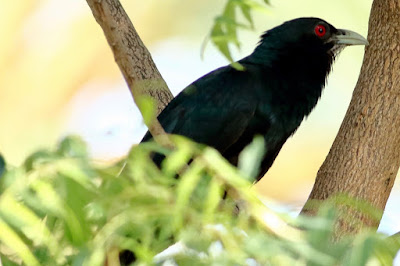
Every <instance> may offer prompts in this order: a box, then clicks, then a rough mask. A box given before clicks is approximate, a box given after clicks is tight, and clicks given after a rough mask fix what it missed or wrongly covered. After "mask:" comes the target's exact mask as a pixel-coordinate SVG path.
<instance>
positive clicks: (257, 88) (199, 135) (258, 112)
mask: <svg viewBox="0 0 400 266" xmlns="http://www.w3.org/2000/svg"><path fill="white" fill-rule="evenodd" d="M366 44H368V42H367V40H366V39H365V38H364V37H362V36H361V35H359V34H358V33H355V32H353V31H349V30H343V29H336V28H335V27H333V26H332V25H330V24H329V23H327V22H326V21H324V20H322V19H319V18H298V19H294V20H291V21H287V22H285V23H283V24H282V25H280V26H278V27H276V28H273V29H271V30H269V31H266V32H265V33H264V34H263V35H262V36H261V41H260V43H259V45H258V46H257V48H256V49H255V50H254V52H253V53H252V54H250V55H249V56H247V57H245V58H243V59H241V60H239V61H238V62H239V63H240V64H241V65H242V66H243V67H244V70H237V69H235V68H234V67H232V66H230V65H228V66H225V67H222V68H219V69H216V70H214V71H212V72H210V73H209V74H207V75H205V76H203V77H201V78H199V79H198V80H196V81H195V82H193V83H192V84H191V85H189V86H188V87H186V88H185V89H184V90H183V91H182V92H181V93H180V94H179V95H178V96H176V97H175V98H174V99H173V100H172V101H171V102H170V103H169V105H168V106H167V107H166V108H165V109H164V110H163V111H162V113H161V114H160V115H159V116H158V119H159V121H160V123H161V125H162V126H163V128H164V129H165V131H166V132H167V133H172V134H179V135H183V136H186V137H189V138H191V139H193V140H195V141H196V142H199V143H203V144H207V145H209V146H212V147H214V148H216V149H217V150H218V151H219V152H220V153H221V154H222V155H223V156H224V157H225V158H226V159H227V160H228V161H230V162H231V163H232V164H234V165H236V164H237V160H238V155H239V153H240V152H241V151H242V150H243V148H244V147H245V146H246V145H247V144H249V143H250V142H251V141H252V140H253V137H254V136H255V135H262V136H264V138H265V149H266V154H265V157H264V159H263V161H262V164H261V170H260V173H259V175H258V178H257V180H259V179H260V178H261V177H262V176H263V175H264V174H265V173H266V172H267V171H268V169H269V168H270V167H271V165H272V163H273V161H274V160H275V157H276V156H277V155H278V153H279V151H280V150H281V148H282V145H283V144H284V143H285V141H286V140H287V139H288V138H289V137H290V136H291V135H292V134H293V133H294V132H295V131H296V129H297V128H298V127H299V125H300V123H301V122H302V120H303V119H304V118H305V117H306V116H308V115H309V114H310V112H311V110H312V109H313V108H314V106H315V105H316V104H317V101H318V99H319V98H320V96H321V92H322V89H323V87H324V85H325V81H326V79H327V76H328V74H329V72H330V70H331V67H332V63H333V61H334V59H335V57H336V56H337V55H338V53H339V52H340V51H341V50H342V49H343V48H345V47H346V46H349V45H366ZM150 139H151V135H150V134H149V133H147V134H146V135H145V136H144V138H143V140H142V142H144V141H148V140H150ZM158 163H159V162H158Z"/></svg>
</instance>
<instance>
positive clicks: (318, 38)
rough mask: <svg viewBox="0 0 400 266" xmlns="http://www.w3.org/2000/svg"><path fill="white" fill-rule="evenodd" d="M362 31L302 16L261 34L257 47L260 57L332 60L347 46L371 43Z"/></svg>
mask: <svg viewBox="0 0 400 266" xmlns="http://www.w3.org/2000/svg"><path fill="white" fill-rule="evenodd" d="M367 44H368V41H367V40H366V39H365V38H364V37H363V36H361V35H360V34H358V33H356V32H354V31H351V30H345V29H336V28H335V27H334V26H332V25H331V24H329V23H328V22H326V21H324V20H323V19H320V18H298V19H294V20H290V21H287V22H285V23H283V24H282V25H280V26H277V27H275V28H273V29H271V30H269V31H266V32H265V33H264V34H263V35H262V36H261V41H260V44H259V46H258V47H257V48H256V50H255V52H254V53H253V54H255V55H256V56H257V57H260V58H259V59H261V58H264V59H266V58H270V57H271V56H273V57H276V58H270V59H276V60H279V61H280V60H282V58H284V57H285V56H288V57H290V58H292V59H293V60H295V59H296V58H298V59H299V60H304V59H305V58H306V59H307V61H308V60H311V61H312V60H313V59H314V58H315V60H318V59H321V57H322V58H324V57H325V58H328V59H330V60H329V61H330V63H332V61H333V60H334V58H335V57H336V56H337V55H338V54H339V52H340V51H342V50H343V48H345V47H346V46H350V45H367Z"/></svg>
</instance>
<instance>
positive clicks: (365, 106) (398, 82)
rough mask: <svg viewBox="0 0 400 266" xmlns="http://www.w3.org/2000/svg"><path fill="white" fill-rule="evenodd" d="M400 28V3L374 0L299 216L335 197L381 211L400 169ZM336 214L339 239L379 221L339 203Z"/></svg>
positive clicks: (377, 223) (391, 0)
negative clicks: (344, 100) (341, 105)
mask: <svg viewBox="0 0 400 266" xmlns="http://www.w3.org/2000/svg"><path fill="white" fill-rule="evenodd" d="M399 28H400V6H399V2H398V1H397V0H374V2H373V5H372V10H371V16H370V21H369V33H368V40H369V43H370V45H369V46H367V47H366V52H365V58H364V62H363V66H362V69H361V73H360V77H359V80H358V83H357V85H356V88H355V90H354V93H353V98H352V100H351V103H350V106H349V109H348V110H347V113H346V116H345V118H344V121H343V123H342V126H341V128H340V130H339V133H338V135H337V136H336V139H335V141H334V143H333V146H332V148H331V150H330V152H329V154H328V156H327V158H326V160H325V162H324V163H323V165H322V166H321V168H320V170H319V172H318V175H317V179H316V183H315V185H314V188H313V190H312V192H311V195H310V197H309V201H308V202H307V204H306V206H305V208H304V209H303V213H308V214H310V213H313V210H311V208H310V206H311V205H312V204H311V200H326V199H328V198H331V199H332V198H333V196H334V195H335V194H337V193H344V194H348V195H349V196H352V197H355V198H358V199H361V200H365V201H367V202H368V203H370V204H371V205H372V206H374V207H375V208H377V209H378V210H381V211H383V210H384V208H385V205H386V202H387V199H388V197H389V194H390V191H391V189H392V186H393V183H394V180H395V177H396V174H397V171H398V169H399V166H400V149H399V147H400V97H399V95H400V32H399V31H398V29H399ZM333 199H334V198H333ZM339 205H340V204H339ZM339 210H340V211H341V212H340V213H341V214H342V216H341V218H340V219H339V223H338V228H337V229H338V230H337V236H338V237H340V236H341V235H344V234H348V233H357V232H359V231H360V230H361V229H362V228H364V227H366V226H368V227H372V228H377V227H378V225H379V220H377V219H373V218H371V216H368V215H365V213H363V212H362V211H361V212H360V211H356V210H354V209H353V208H349V207H346V206H344V205H343V204H342V205H340V207H339ZM345 214H346V215H345ZM344 217H347V218H350V219H345V218H344Z"/></svg>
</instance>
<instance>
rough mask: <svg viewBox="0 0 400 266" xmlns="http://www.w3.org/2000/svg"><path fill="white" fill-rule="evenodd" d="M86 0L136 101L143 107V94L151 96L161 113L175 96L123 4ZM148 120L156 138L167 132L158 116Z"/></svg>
mask: <svg viewBox="0 0 400 266" xmlns="http://www.w3.org/2000/svg"><path fill="white" fill-rule="evenodd" d="M87 3H88V4H89V6H90V8H91V9H92V12H93V15H94V17H95V19H96V21H97V22H98V23H99V24H100V26H101V28H102V29H103V31H104V35H105V36H106V39H107V41H108V43H109V45H110V47H111V49H112V51H113V53H114V57H115V61H116V63H117V64H118V66H119V68H120V70H121V72H122V74H123V75H124V78H125V80H126V82H127V83H128V86H129V89H130V91H131V94H132V96H133V98H134V100H135V103H136V104H137V105H138V107H139V109H141V108H140V107H141V100H142V98H143V96H150V97H148V98H149V99H153V100H155V102H156V110H157V112H156V115H158V114H159V113H160V112H161V111H162V110H163V109H164V107H165V106H166V105H167V104H168V103H169V102H170V101H171V100H172V98H173V95H172V93H171V92H170V90H169V89H168V87H167V84H166V83H165V81H164V80H163V78H162V76H161V74H160V72H159V71H158V69H157V67H156V66H155V64H154V62H153V59H152V58H151V55H150V53H149V51H148V50H147V48H146V47H145V46H144V44H143V42H142V40H141V39H140V37H139V35H138V34H137V32H136V30H135V28H134V27H133V25H132V22H131V21H130V19H129V17H128V15H127V14H126V12H125V10H124V8H123V7H122V5H121V3H120V2H119V0H87ZM141 111H143V110H141ZM148 121H152V122H151V123H146V124H147V126H148V128H149V131H150V132H151V134H152V135H153V136H154V137H156V136H159V135H162V134H165V132H164V130H163V129H162V127H161V125H160V124H159V122H158V121H157V119H156V118H154V119H149V120H148ZM164 140H166V139H165V138H164Z"/></svg>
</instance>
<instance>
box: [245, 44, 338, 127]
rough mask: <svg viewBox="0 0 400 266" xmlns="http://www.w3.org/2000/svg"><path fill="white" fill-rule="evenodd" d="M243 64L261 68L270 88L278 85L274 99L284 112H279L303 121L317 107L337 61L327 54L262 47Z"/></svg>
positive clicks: (272, 96) (292, 48)
mask: <svg viewBox="0 0 400 266" xmlns="http://www.w3.org/2000/svg"><path fill="white" fill-rule="evenodd" d="M241 62H243V63H246V64H253V65H258V66H260V67H261V69H263V72H264V73H265V83H266V84H270V83H271V82H273V83H276V82H278V83H277V84H274V88H277V91H276V92H273V94H274V95H270V96H271V98H272V99H274V100H275V101H276V105H277V106H278V107H279V108H280V111H279V112H285V113H286V115H289V116H290V113H292V112H293V113H294V114H296V116H299V119H301V120H302V119H303V117H304V116H307V115H308V114H309V113H310V112H311V110H312V109H313V108H314V107H315V105H316V104H317V102H318V100H319V98H320V96H321V93H322V89H323V88H324V86H325V81H326V78H327V76H328V74H329V72H330V70H331V65H332V63H333V58H332V56H330V55H329V54H327V53H319V54H318V53H315V51H308V50H305V49H300V48H299V49H296V48H294V47H291V49H280V50H277V49H273V48H271V47H263V46H261V45H260V46H259V47H257V49H256V50H255V51H254V52H253V54H251V55H250V56H248V57H246V58H244V59H243V60H242V61H241ZM267 86H268V85H267ZM271 104H274V103H271Z"/></svg>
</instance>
